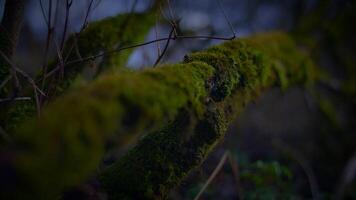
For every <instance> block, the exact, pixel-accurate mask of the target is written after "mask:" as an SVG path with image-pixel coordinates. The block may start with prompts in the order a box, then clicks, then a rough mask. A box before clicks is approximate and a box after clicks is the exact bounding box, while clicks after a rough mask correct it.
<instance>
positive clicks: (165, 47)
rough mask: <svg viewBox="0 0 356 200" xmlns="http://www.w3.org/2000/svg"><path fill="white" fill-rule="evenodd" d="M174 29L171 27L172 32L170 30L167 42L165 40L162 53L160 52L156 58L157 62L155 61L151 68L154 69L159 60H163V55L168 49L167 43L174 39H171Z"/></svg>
mask: <svg viewBox="0 0 356 200" xmlns="http://www.w3.org/2000/svg"><path fill="white" fill-rule="evenodd" d="M175 29H176V28H175V27H172V30H171V32H170V33H169V36H168V40H167V42H166V45H165V46H164V48H163V51H162V53H161V54H160V55H159V56H158V58H157V60H156V62H155V64H154V65H153V67H156V66H157V65H158V63H159V62H160V61H161V59H162V58H163V56H164V54H165V53H166V52H167V49H168V46H169V42H170V41H171V39H173V40H174V39H175V38H174V37H173V38H172V35H173V33H174V32H175Z"/></svg>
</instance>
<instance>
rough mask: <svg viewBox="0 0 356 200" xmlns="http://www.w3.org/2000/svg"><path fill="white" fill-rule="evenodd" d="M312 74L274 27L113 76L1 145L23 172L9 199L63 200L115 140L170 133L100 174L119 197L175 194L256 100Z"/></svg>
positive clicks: (63, 101)
mask: <svg viewBox="0 0 356 200" xmlns="http://www.w3.org/2000/svg"><path fill="white" fill-rule="evenodd" d="M276 63H278V69H277V70H276V67H275V66H276ZM312 72H313V66H312V64H311V62H310V60H309V59H308V57H307V56H305V55H304V54H302V53H301V52H300V51H298V49H297V47H296V45H295V44H294V42H293V41H292V40H291V39H290V38H289V37H288V36H287V35H286V34H283V33H269V34H267V33H265V34H263V35H256V36H252V37H251V38H248V39H241V40H234V41H230V42H226V43H224V44H221V45H218V46H215V47H211V48H209V49H208V50H205V51H202V52H198V53H193V54H191V55H189V56H187V57H186V59H185V61H184V62H183V63H182V64H174V65H165V66H160V67H157V68H154V69H148V70H144V71H141V72H125V73H122V74H120V75H117V74H110V75H103V76H101V77H100V78H98V79H97V80H96V81H94V82H93V83H90V84H89V85H87V86H84V87H82V88H77V89H75V90H72V91H71V92H70V93H69V94H67V95H64V96H63V97H60V98H59V99H58V100H56V101H55V102H54V103H52V104H50V105H49V106H48V107H47V108H46V109H45V111H44V112H43V115H42V117H41V118H40V119H33V120H30V121H28V122H27V123H25V124H24V125H23V126H22V127H21V128H19V129H18V130H17V131H16V132H15V134H14V144H15V145H13V146H12V145H11V146H8V147H4V148H3V149H2V151H1V154H9V152H11V153H10V154H11V155H12V156H11V158H12V159H10V160H6V161H3V162H5V164H4V166H10V168H11V169H12V170H14V173H12V176H6V177H4V179H5V178H7V179H10V180H13V181H11V183H14V185H11V184H9V185H7V186H6V187H2V188H1V189H0V190H1V195H2V196H5V197H6V198H8V199H11V198H13V197H14V196H16V195H17V196H16V197H18V195H20V196H21V197H26V195H28V194H31V195H32V196H31V198H32V197H33V198H34V199H49V198H54V197H55V196H56V195H58V194H59V193H60V192H61V191H63V190H65V189H67V188H69V187H71V186H74V185H77V184H80V183H81V182H82V181H84V180H86V178H88V177H89V176H90V175H92V174H93V173H94V172H95V169H96V167H97V166H98V165H99V163H100V161H101V158H102V157H103V155H104V151H105V150H104V149H105V148H104V146H105V143H106V142H107V140H108V139H111V140H112V139H113V138H115V140H116V141H119V142H118V145H122V144H124V143H125V141H127V139H128V138H133V137H137V136H138V135H139V133H142V132H148V131H154V130H160V131H154V132H153V133H151V134H148V135H147V136H146V137H145V138H144V139H143V140H141V141H140V142H139V144H138V145H137V146H136V147H135V148H133V149H132V151H130V153H128V154H127V155H126V156H125V157H124V158H123V159H121V160H120V161H118V162H117V163H115V164H114V165H113V166H111V167H109V168H108V169H106V170H104V171H103V172H102V173H101V175H100V180H101V182H102V183H103V187H104V189H105V190H106V191H107V192H108V195H109V197H110V198H111V199H140V198H145V199H157V198H158V199H159V198H165V197H166V195H167V193H168V192H169V190H170V189H171V188H173V187H174V186H176V185H178V184H179V183H180V182H181V180H182V179H184V177H185V176H186V175H187V174H188V173H189V172H190V171H191V170H192V169H194V168H196V167H197V166H198V165H199V164H200V163H201V162H202V161H203V160H204V158H205V157H206V156H207V155H208V154H209V152H210V151H211V150H212V149H213V147H214V146H215V145H216V144H217V143H218V142H219V141H220V140H221V139H222V138H223V136H224V133H225V131H226V129H227V127H228V124H229V122H230V121H231V119H232V118H233V116H235V115H237V114H238V113H239V112H240V111H242V110H243V108H244V106H245V105H246V104H247V103H248V102H250V101H251V100H254V99H256V98H257V97H258V95H259V94H260V92H261V91H263V90H264V89H267V88H269V87H271V86H273V85H275V84H277V85H280V86H281V87H282V88H284V87H287V86H289V85H295V84H300V85H304V84H306V83H309V82H312V80H313V79H314V76H313V73H312ZM182 113H183V114H182ZM19 147H21V148H19ZM7 179H5V180H7ZM5 182H6V181H5Z"/></svg>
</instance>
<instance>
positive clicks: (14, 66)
mask: <svg viewBox="0 0 356 200" xmlns="http://www.w3.org/2000/svg"><path fill="white" fill-rule="evenodd" d="M0 55H1V56H2V57H3V58H4V59H5V60H6V61H7V62H8V64H9V65H10V66H11V67H12V68H13V69H14V70H15V71H16V72H18V73H19V74H21V75H22V76H23V77H24V78H25V79H26V80H27V81H28V82H29V83H30V84H31V85H32V86H33V87H34V88H36V89H37V91H38V92H39V93H40V94H41V95H43V96H46V95H45V93H44V92H43V91H42V90H41V89H40V88H39V87H38V86H37V85H36V83H35V81H34V80H33V79H32V78H31V76H30V75H28V74H27V73H26V72H24V71H22V70H21V69H20V68H18V67H17V66H16V65H15V64H14V63H13V62H12V61H11V60H10V59H9V58H8V57H7V56H6V55H5V54H4V53H3V52H2V51H0Z"/></svg>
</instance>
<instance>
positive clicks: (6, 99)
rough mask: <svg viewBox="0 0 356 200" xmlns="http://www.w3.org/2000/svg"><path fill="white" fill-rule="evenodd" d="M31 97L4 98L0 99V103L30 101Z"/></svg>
mask: <svg viewBox="0 0 356 200" xmlns="http://www.w3.org/2000/svg"><path fill="white" fill-rule="evenodd" d="M30 100H31V97H15V98H5V99H0V103H5V102H9V101H30Z"/></svg>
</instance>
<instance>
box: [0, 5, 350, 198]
mask: <svg viewBox="0 0 356 200" xmlns="http://www.w3.org/2000/svg"><path fill="white" fill-rule="evenodd" d="M0 2H1V3H0V17H1V16H2V12H3V4H4V0H0ZM54 2H59V3H57V4H56V3H53V4H52V7H53V9H54V10H55V9H57V10H58V13H60V14H58V16H59V17H58V18H57V19H55V21H56V23H57V25H56V26H55V30H54V32H55V34H54V37H55V39H56V40H58V41H59V40H60V36H61V32H62V31H63V26H64V24H65V18H64V17H63V16H64V13H65V5H64V1H63V2H62V1H54ZM89 2H90V1H89V0H74V1H73V5H72V7H71V12H70V15H69V24H68V34H69V33H74V32H78V31H79V30H80V29H81V27H82V24H83V19H84V18H85V16H86V13H87V8H88V5H89ZM153 3H154V2H153V1H149V0H137V1H135V0H96V1H94V6H92V12H91V14H90V16H89V22H93V21H97V20H101V19H104V18H106V17H110V16H116V15H118V14H123V13H144V12H147V11H149V10H150V8H151V6H152V4H153ZM355 4H356V3H355V1H354V0H283V1H282V0H194V1H191V0H168V1H167V4H166V5H165V6H164V7H162V8H161V9H159V11H157V13H156V18H157V19H156V23H155V25H153V26H152V27H151V28H150V31H149V32H148V33H147V34H146V36H145V40H146V41H151V40H155V39H157V38H161V37H168V35H169V32H170V28H171V26H170V21H172V20H175V21H177V22H178V25H179V30H180V32H181V34H182V35H198V36H199V35H204V36H206V35H208V36H217V37H225V38H229V37H231V36H233V35H234V34H236V37H237V38H241V37H249V36H251V35H253V34H256V33H263V32H268V31H275V30H279V31H287V32H290V34H291V35H292V36H293V37H294V38H295V39H296V41H297V43H298V45H299V46H300V48H301V50H303V51H306V52H308V53H309V54H310V55H311V57H312V58H313V59H314V61H315V64H316V65H317V66H318V67H320V68H322V69H323V70H325V72H326V73H327V74H328V76H329V78H330V79H329V80H330V81H328V82H325V83H324V82H323V83H320V84H318V85H317V86H316V87H315V90H313V92H310V91H306V90H305V89H303V88H298V87H295V88H291V89H289V90H287V91H280V90H279V89H272V90H270V91H269V92H266V93H265V94H264V95H263V96H262V97H261V98H260V99H258V100H256V101H255V102H254V103H252V104H251V105H249V106H248V107H247V109H246V110H245V112H244V113H243V114H242V115H241V116H240V117H239V119H237V120H236V122H235V123H234V124H233V125H232V126H231V127H230V129H229V134H228V135H227V138H226V139H225V141H224V142H223V143H222V144H221V145H219V147H218V149H217V150H216V151H215V152H214V153H213V154H212V155H211V156H210V157H209V158H208V160H207V161H206V162H204V164H203V167H202V168H201V169H198V170H197V171H195V172H193V173H192V174H191V175H190V177H189V178H188V179H187V180H185V181H184V183H183V184H182V185H181V186H180V187H179V188H177V189H176V190H175V191H173V192H172V193H171V195H170V198H171V199H194V197H195V196H196V195H197V194H198V192H199V190H200V189H201V188H202V186H203V185H204V184H206V182H207V180H208V178H209V177H210V176H211V174H212V173H213V171H214V169H216V167H217V166H218V163H219V162H220V161H225V162H224V165H223V167H222V168H221V169H219V168H218V169H216V170H218V172H219V173H218V175H217V176H216V177H214V179H213V180H212V181H211V183H210V184H209V186H208V188H207V189H206V190H205V191H204V193H203V194H202V196H201V199H238V198H241V199H334V198H336V199H337V198H339V199H356V183H355V176H356V135H355V134H356V129H355V123H354V121H355V120H356V117H355V114H356V113H355V110H356V109H355V108H356V98H355V97H356V95H355V93H356V92H355V90H356V89H355V88H356V81H355V79H356V73H355V67H356V66H355V49H356V42H355V36H356V35H355V34H356V31H355V27H356V26H355V19H356V18H355V13H356V9H355V8H356V7H355ZM48 6H49V1H48V0H42V7H44V9H45V10H46V9H48ZM44 19H45V18H44V16H43V12H41V4H40V0H28V3H27V5H26V17H25V22H24V27H23V29H22V34H21V38H20V41H19V45H18V49H17V54H16V57H15V60H16V62H17V63H18V64H19V66H21V68H23V69H24V70H25V71H26V72H28V73H29V74H31V75H32V76H35V75H36V71H38V69H40V67H41V63H42V61H43V56H44V54H45V52H44V51H45V45H46V36H47V31H48V30H47V26H46V23H45V20H44ZM137 26H140V24H137ZM231 26H232V28H233V30H231ZM221 42H223V41H222V40H211V39H204V40H202V39H184V40H176V41H172V42H171V43H170V45H169V47H168V49H167V52H166V54H165V55H164V57H163V60H162V62H163V63H170V62H179V61H181V60H182V59H183V57H184V55H186V54H188V53H190V52H193V51H197V50H201V49H203V48H206V47H208V46H211V45H214V44H218V43H221ZM164 45H165V42H161V43H155V44H150V45H145V46H142V47H138V48H135V49H134V50H133V52H132V53H131V54H130V57H129V60H128V62H127V63H126V64H127V66H129V67H130V68H132V69H137V70H139V69H142V68H148V67H150V66H152V65H153V64H154V63H155V61H156V59H157V57H158V52H159V51H158V49H162V48H163V47H164ZM49 52H50V55H51V56H52V57H55V56H56V51H55V48H54V47H53V46H52V47H51V48H50V49H49ZM224 155H228V156H227V158H228V159H225V160H224V159H223V158H226V157H224Z"/></svg>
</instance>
